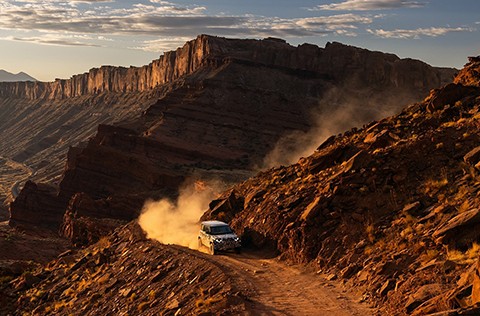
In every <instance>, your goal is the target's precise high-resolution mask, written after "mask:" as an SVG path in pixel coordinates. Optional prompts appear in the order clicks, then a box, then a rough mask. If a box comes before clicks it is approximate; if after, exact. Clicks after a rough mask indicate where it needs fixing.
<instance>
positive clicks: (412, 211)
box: [402, 201, 421, 215]
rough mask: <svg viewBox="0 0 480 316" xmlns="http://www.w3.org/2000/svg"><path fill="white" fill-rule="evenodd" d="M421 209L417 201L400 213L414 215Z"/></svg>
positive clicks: (406, 206)
mask: <svg viewBox="0 0 480 316" xmlns="http://www.w3.org/2000/svg"><path fill="white" fill-rule="evenodd" d="M420 207H421V204H420V202H419V201H416V202H413V203H410V204H407V205H405V206H404V207H403V209H402V213H405V214H409V215H414V214H415V213H416V212H417V211H418V210H419V209H420Z"/></svg>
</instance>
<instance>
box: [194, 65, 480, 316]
mask: <svg viewBox="0 0 480 316" xmlns="http://www.w3.org/2000/svg"><path fill="white" fill-rule="evenodd" d="M479 70H480V62H479V61H478V58H470V62H469V63H468V64H467V65H466V66H465V68H464V69H463V70H462V71H461V72H460V73H459V75H458V76H457V77H456V79H455V83H452V84H448V85H446V86H444V87H442V88H439V89H434V90H432V91H431V93H430V95H429V96H428V97H427V98H426V99H425V100H424V101H423V102H420V103H415V104H413V105H411V106H409V107H407V108H406V109H404V110H403V111H402V112H401V113H400V114H398V115H395V116H391V117H388V118H385V119H382V120H380V121H374V122H372V123H370V124H368V125H365V126H364V127H363V128H361V129H352V130H350V131H347V132H345V133H343V134H339V135H335V136H332V137H330V138H329V139H327V140H326V141H325V142H324V143H323V144H322V145H320V146H319V147H318V149H317V150H316V152H315V153H314V154H313V155H311V156H310V157H307V158H304V159H301V160H300V161H299V162H298V163H297V164H294V165H292V166H287V167H285V166H281V167H278V168H274V169H271V170H269V171H266V172H262V173H260V174H258V175H257V176H256V177H254V178H251V179H249V180H247V181H245V182H243V183H241V184H239V185H236V186H234V187H233V189H231V190H230V191H228V192H226V193H225V194H224V196H223V197H222V198H220V199H219V200H216V201H214V202H212V203H211V204H210V210H209V211H207V213H206V214H205V215H204V217H203V219H209V218H215V219H220V220H225V221H228V222H230V223H231V225H232V226H233V227H234V228H235V229H236V230H237V231H238V232H240V234H242V238H243V240H244V241H246V242H248V243H250V244H251V245H253V246H256V247H262V248H264V247H270V248H272V249H274V250H276V251H277V252H278V253H279V254H280V255H281V257H282V258H284V259H285V260H289V261H293V262H298V263H303V264H310V265H313V266H315V267H317V268H318V269H321V270H323V271H325V272H326V273H330V274H331V276H332V278H334V277H338V278H341V279H343V280H344V282H346V283H348V284H351V285H353V286H358V287H361V288H363V289H364V291H365V292H364V293H365V294H364V298H365V299H366V300H370V301H372V302H374V303H376V304H377V306H378V307H380V308H381V310H383V312H384V313H386V314H389V315H405V314H414V315H427V314H432V315H433V314H434V313H440V314H435V315H476V314H478V313H479V312H480V311H479V310H478V307H477V305H476V303H477V302H478V298H479V294H478V289H479V284H478V281H479V280H478V273H479V272H478V267H477V262H478V256H479V255H480V251H479V249H480V248H479V246H478V245H479V243H480V239H479V238H480V236H479V234H478V229H479V227H478V225H479V223H480V221H479V214H480V213H479V210H478V205H479V195H480V193H479V191H478V189H479V188H480V182H479V181H480V180H479V166H480V163H479V159H480V154H479V153H480V149H479V147H478V144H479V141H480V134H479V133H478V131H479V127H480V125H479V123H478V122H479V118H480V86H479V85H478V79H479V78H480V77H479V75H478V74H479Z"/></svg>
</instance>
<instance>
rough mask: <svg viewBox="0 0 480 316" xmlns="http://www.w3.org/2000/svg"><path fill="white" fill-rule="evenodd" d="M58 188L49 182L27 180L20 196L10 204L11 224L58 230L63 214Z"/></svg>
mask: <svg viewBox="0 0 480 316" xmlns="http://www.w3.org/2000/svg"><path fill="white" fill-rule="evenodd" d="M56 195H57V190H56V189H55V188H54V187H52V186H50V185H47V184H36V183H33V182H31V181H27V182H26V183H25V186H24V188H23V190H22V191H21V192H20V194H19V196H18V197H17V198H16V199H15V201H14V202H12V203H11V205H10V214H11V215H10V221H9V224H10V225H11V226H19V227H30V225H32V226H34V227H35V226H40V227H44V228H49V229H53V230H56V229H57V227H58V223H60V220H61V218H62V216H63V211H62V207H61V205H62V202H61V201H60V200H58V199H57V198H56Z"/></svg>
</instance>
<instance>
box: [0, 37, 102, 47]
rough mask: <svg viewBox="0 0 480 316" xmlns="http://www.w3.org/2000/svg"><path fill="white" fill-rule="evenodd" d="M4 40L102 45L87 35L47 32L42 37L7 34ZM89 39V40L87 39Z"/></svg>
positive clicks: (56, 44) (46, 43)
mask: <svg viewBox="0 0 480 316" xmlns="http://www.w3.org/2000/svg"><path fill="white" fill-rule="evenodd" d="M0 39H2V40H8V41H17V42H29V43H36V44H41V45H55V46H84V47H101V46H102V45H99V44H96V43H93V42H89V41H88V40H89V39H91V38H89V37H87V36H85V37H84V36H58V37H57V36H55V35H53V34H46V35H44V36H41V37H36V36H32V37H20V36H6V37H2V38H0ZM86 40H87V41H86Z"/></svg>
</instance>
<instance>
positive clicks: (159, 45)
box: [129, 37, 191, 52]
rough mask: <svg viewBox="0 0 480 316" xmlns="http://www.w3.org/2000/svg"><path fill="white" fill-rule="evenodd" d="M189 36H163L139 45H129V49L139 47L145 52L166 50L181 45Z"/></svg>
mask: <svg viewBox="0 0 480 316" xmlns="http://www.w3.org/2000/svg"><path fill="white" fill-rule="evenodd" d="M189 40H191V38H190V37H164V38H159V39H155V40H147V41H143V43H142V44H141V45H140V46H135V47H129V48H130V49H140V50H144V51H147V52H166V51H169V50H172V49H173V48H175V47H180V46H182V45H183V44H184V43H185V42H186V41H189Z"/></svg>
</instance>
